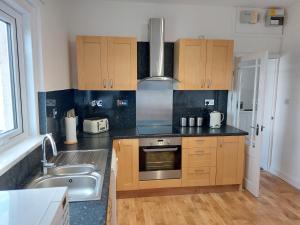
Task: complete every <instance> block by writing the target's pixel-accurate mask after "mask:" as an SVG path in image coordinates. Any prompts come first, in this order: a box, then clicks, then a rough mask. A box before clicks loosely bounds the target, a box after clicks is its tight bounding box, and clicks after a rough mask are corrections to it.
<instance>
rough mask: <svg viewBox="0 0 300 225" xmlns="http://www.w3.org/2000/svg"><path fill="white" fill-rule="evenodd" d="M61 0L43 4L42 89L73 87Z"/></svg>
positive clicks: (48, 1) (46, 1)
mask: <svg viewBox="0 0 300 225" xmlns="http://www.w3.org/2000/svg"><path fill="white" fill-rule="evenodd" d="M65 22H66V20H65V17H64V11H63V8H62V5H61V0H45V1H44V4H42V5H41V32H42V34H41V35H42V54H43V78H44V79H43V80H42V81H41V82H42V83H41V85H40V91H53V90H62V89H68V88H71V82H70V71H69V68H70V65H69V48H68V32H67V29H66V23H65Z"/></svg>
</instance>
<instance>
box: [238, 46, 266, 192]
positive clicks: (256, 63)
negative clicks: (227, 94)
mask: <svg viewBox="0 0 300 225" xmlns="http://www.w3.org/2000/svg"><path fill="white" fill-rule="evenodd" d="M267 60H268V53H267V52H263V53H257V54H249V55H246V56H242V57H240V58H239V60H238V66H237V75H238V76H237V82H236V83H237V89H236V93H237V105H236V106H237V110H236V113H237V115H236V118H237V119H236V125H237V127H238V128H240V129H242V130H245V131H247V132H248V133H249V135H248V136H247V138H246V146H247V147H246V154H245V155H246V159H245V160H246V167H245V169H246V170H245V181H244V182H245V187H246V189H247V190H248V191H250V192H251V193H252V194H253V195H254V196H256V197H258V196H259V179H260V150H261V146H262V131H263V126H262V125H263V112H264V83H265V78H266V72H267Z"/></svg>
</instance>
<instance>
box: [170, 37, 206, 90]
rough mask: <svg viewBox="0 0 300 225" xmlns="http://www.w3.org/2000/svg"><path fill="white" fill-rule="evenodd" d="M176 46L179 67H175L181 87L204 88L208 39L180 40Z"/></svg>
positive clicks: (186, 88) (176, 58)
mask: <svg viewBox="0 0 300 225" xmlns="http://www.w3.org/2000/svg"><path fill="white" fill-rule="evenodd" d="M175 48H176V49H175V63H176V64H178V65H177V66H178V68H175V74H176V75H175V77H176V78H177V79H178V80H179V81H180V82H181V83H180V84H179V85H180V89H184V90H201V89H203V88H204V83H205V64H206V40H180V41H179V42H178V43H177V44H176V47H175ZM177 66H176V67H177Z"/></svg>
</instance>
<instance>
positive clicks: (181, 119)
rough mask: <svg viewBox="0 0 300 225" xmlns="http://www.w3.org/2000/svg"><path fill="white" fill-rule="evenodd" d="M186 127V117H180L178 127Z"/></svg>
mask: <svg viewBox="0 0 300 225" xmlns="http://www.w3.org/2000/svg"><path fill="white" fill-rule="evenodd" d="M186 125H187V119H186V117H181V118H180V126H182V127H186Z"/></svg>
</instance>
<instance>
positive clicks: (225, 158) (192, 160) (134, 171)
mask: <svg viewBox="0 0 300 225" xmlns="http://www.w3.org/2000/svg"><path fill="white" fill-rule="evenodd" d="M113 146H114V149H115V151H116V155H117V163H118V172H117V191H130V190H143V189H156V188H175V187H177V188H178V187H197V186H215V185H240V184H242V182H243V178H244V154H245V137H244V136H224V137H223V136H219V137H183V138H182V177H181V179H166V180H150V181H139V140H138V139H121V140H115V141H114V143H113Z"/></svg>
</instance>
